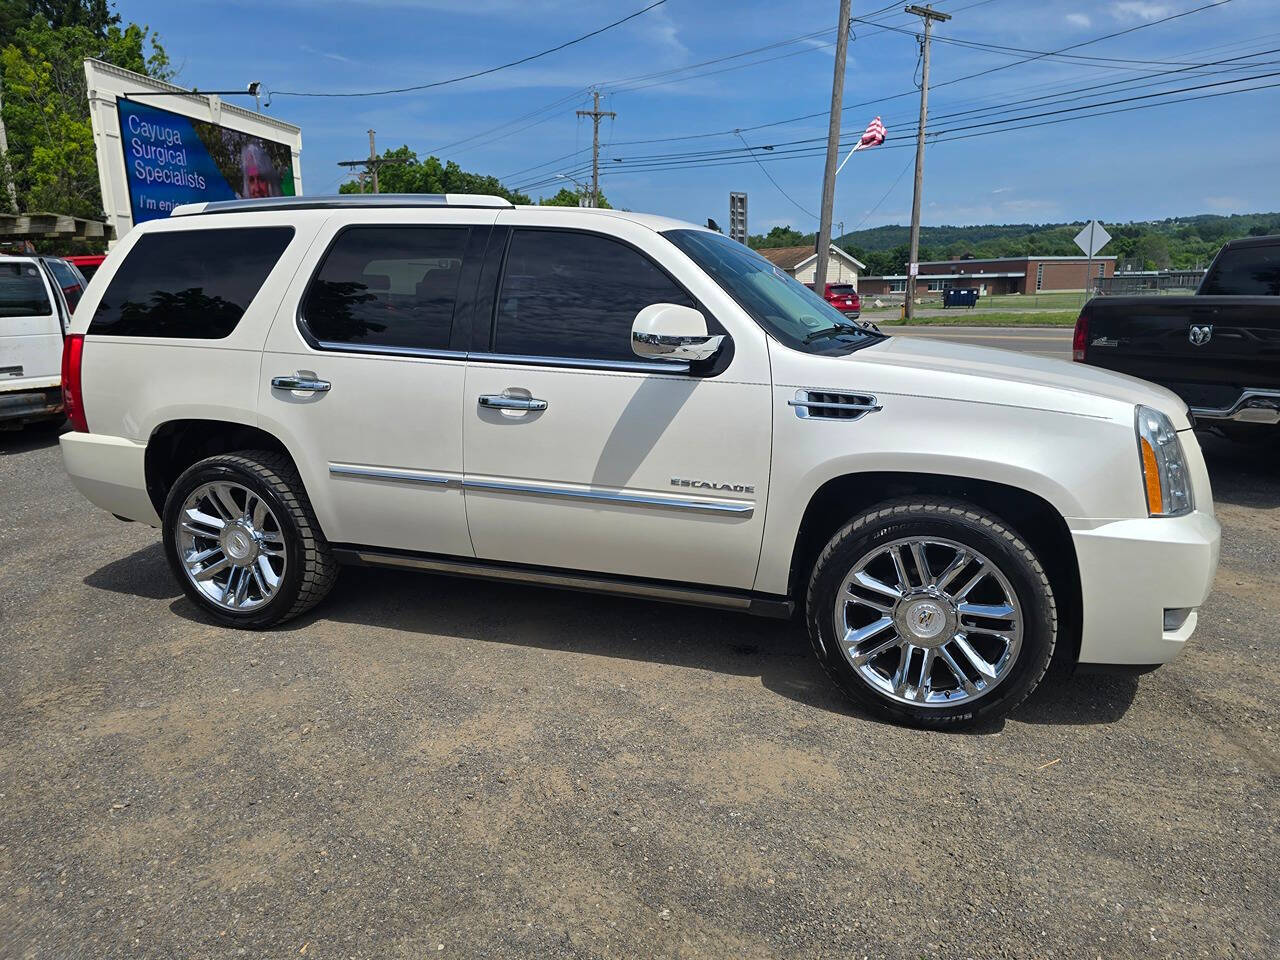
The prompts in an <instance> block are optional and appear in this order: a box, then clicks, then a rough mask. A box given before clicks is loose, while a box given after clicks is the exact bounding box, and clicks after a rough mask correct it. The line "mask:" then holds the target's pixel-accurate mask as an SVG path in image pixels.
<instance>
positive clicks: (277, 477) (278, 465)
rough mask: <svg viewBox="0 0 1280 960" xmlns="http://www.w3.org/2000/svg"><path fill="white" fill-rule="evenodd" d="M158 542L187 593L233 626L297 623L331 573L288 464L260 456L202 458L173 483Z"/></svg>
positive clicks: (329, 559)
mask: <svg viewBox="0 0 1280 960" xmlns="http://www.w3.org/2000/svg"><path fill="white" fill-rule="evenodd" d="M164 546H165V554H166V556H167V557H168V559H169V566H170V567H172V569H173V573H174V576H176V577H177V578H178V581H179V582H180V583H181V584H182V588H183V589H184V590H185V591H186V594H187V596H188V597H190V598H191V600H192V601H193V602H194V603H195V604H196V606H198V607H200V608H201V609H202V610H204V611H205V612H207V613H209V614H211V615H212V616H213V617H214V618H215V619H217V620H219V621H220V622H222V623H224V624H226V625H227V626H232V627H241V628H247V629H262V628H264V627H270V626H274V625H275V624H277V623H282V622H284V621H285V620H288V619H290V618H291V617H296V616H297V615H298V614H300V613H302V612H304V611H306V610H308V609H310V608H311V607H313V606H315V605H316V604H317V603H319V602H320V601H321V600H322V599H324V596H325V595H326V594H327V593H328V592H329V590H330V588H331V587H332V586H333V582H334V579H335V578H336V577H337V571H338V567H337V563H336V562H335V561H334V559H333V554H332V552H331V551H330V549H329V544H328V541H326V540H325V538H324V534H322V533H321V532H320V525H319V524H318V523H317V522H316V518H315V514H314V513H313V512H312V509H311V503H310V501H309V500H308V499H307V494H306V491H305V490H304V489H303V487H302V481H301V479H300V478H299V476H298V472H297V470H296V469H295V468H294V466H293V463H292V461H290V460H289V458H288V457H286V456H284V455H283V454H278V453H272V452H269V451H264V450H252V451H244V452H241V453H232V454H222V455H219V456H215V457H209V458H208V459H206V460H201V461H200V462H199V463H197V464H194V465H193V466H191V467H190V468H189V469H187V470H186V472H184V473H183V474H182V476H180V477H178V479H177V481H176V482H175V483H174V485H173V488H172V489H171V490H170V491H169V495H168V498H167V499H166V501H165V508H164Z"/></svg>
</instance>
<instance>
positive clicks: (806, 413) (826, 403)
mask: <svg viewBox="0 0 1280 960" xmlns="http://www.w3.org/2000/svg"><path fill="white" fill-rule="evenodd" d="M787 404H788V406H792V407H795V411H796V416H797V417H799V418H800V419H801V420H808V419H813V418H816V419H819V420H857V419H859V418H861V417H865V416H866V415H867V414H868V413H875V412H876V411H877V410H881V409H883V408H882V407H881V405H880V404H879V403H878V402H877V401H876V398H875V397H873V396H872V395H871V394H869V393H837V392H836V391H834V390H797V391H796V396H795V399H794V400H788V401H787Z"/></svg>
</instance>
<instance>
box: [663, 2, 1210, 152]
mask: <svg viewBox="0 0 1280 960" xmlns="http://www.w3.org/2000/svg"><path fill="white" fill-rule="evenodd" d="M1230 2H1231V0H1214V2H1213V3H1207V4H1203V5H1202V6H1199V7H1194V8H1192V9H1190V10H1184V11H1182V12H1180V13H1174V14H1169V15H1168V16H1165V17H1161V18H1159V19H1156V20H1149V21H1146V22H1144V23H1140V24H1137V25H1136V26H1133V27H1129V28H1127V29H1125V30H1119V31H1116V32H1114V33H1108V34H1103V35H1102V36H1098V37H1094V38H1092V39H1090V40H1082V41H1080V42H1078V43H1073V44H1070V45H1068V46H1065V47H1062V48H1060V49H1058V50H1055V51H1047V52H1046V55H1048V54H1057V53H1065V52H1066V51H1068V50H1076V49H1079V48H1080V47H1085V46H1089V45H1091V44H1094V43H1100V42H1102V41H1103V40H1111V39H1114V38H1115V37H1119V36H1124V35H1125V34H1129V33H1133V32H1135V31H1137V30H1145V29H1147V28H1149V27H1155V26H1159V25H1160V24H1163V23H1168V22H1170V21H1172V20H1177V19H1179V18H1181V17H1187V16H1190V15H1191V14H1193V13H1199V12H1201V11H1203V10H1209V9H1211V8H1213V7H1220V6H1223V5H1224V4H1227V3H1230ZM976 5H977V4H971V5H970V6H976ZM965 9H968V8H967V7H960V8H957V9H956V11H955V12H956V13H959V12H961V11H962V10H965ZM1041 59H1044V56H1042V55H1039V54H1037V55H1035V56H1029V57H1025V58H1023V59H1021V60H1016V61H1014V62H1012V63H1004V64H1000V65H998V66H995V67H990V68H988V69H986V70H979V71H978V72H976V73H970V74H965V75H964V76H960V77H955V78H953V79H951V80H943V81H940V82H938V83H934V84H932V86H933V89H935V90H937V89H938V88H940V87H948V86H952V85H953V84H957V83H961V82H963V81H965V80H973V79H975V78H977V77H982V76H986V75H988V74H991V73H996V72H998V71H1000V70H1007V69H1009V68H1010V67H1016V66H1019V65H1020V64H1023V63H1032V62H1034V61H1036V60H1041ZM918 93H919V90H918V89H916V88H913V89H911V90H905V91H903V92H902V93H895V94H891V95H889V96H885V97H878V98H876V99H874V100H864V101H862V102H860V103H853V104H849V105H848V106H845V107H844V108H843V109H844V111H845V112H846V113H847V112H848V111H850V110H854V109H858V108H860V107H866V106H878V105H880V104H883V103H886V102H888V101H890V100H900V99H902V98H903V97H914V96H916V95H917V94H918ZM822 116H825V114H824V113H822V112H818V113H806V114H801V115H800V116H795V117H788V118H786V119H784V120H771V121H769V122H767V123H757V124H752V125H751V126H745V127H737V128H730V129H728V130H717V131H715V132H712V133H699V134H684V135H680V136H674V137H656V138H653V139H651V140H648V141H646V142H648V143H664V142H669V141H676V140H689V139H695V138H696V139H701V138H706V137H719V136H731V135H733V134H734V133H735V132H738V131H741V132H743V133H750V132H751V131H753V130H763V129H765V128H767V127H778V126H784V125H786V124H789V123H798V122H800V121H802V120H812V119H814V118H816V117H822Z"/></svg>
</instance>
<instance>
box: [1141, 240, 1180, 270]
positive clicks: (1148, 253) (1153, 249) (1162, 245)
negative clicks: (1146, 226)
mask: <svg viewBox="0 0 1280 960" xmlns="http://www.w3.org/2000/svg"><path fill="white" fill-rule="evenodd" d="M1133 252H1134V256H1136V257H1140V258H1141V259H1142V266H1143V269H1145V270H1166V269H1168V267H1169V265H1170V263H1171V262H1172V260H1171V258H1170V256H1169V238H1168V237H1165V236H1163V235H1162V234H1158V233H1149V234H1147V235H1146V236H1144V237H1142V238H1141V239H1140V240H1138V242H1137V244H1136V245H1135V247H1134V251H1133Z"/></svg>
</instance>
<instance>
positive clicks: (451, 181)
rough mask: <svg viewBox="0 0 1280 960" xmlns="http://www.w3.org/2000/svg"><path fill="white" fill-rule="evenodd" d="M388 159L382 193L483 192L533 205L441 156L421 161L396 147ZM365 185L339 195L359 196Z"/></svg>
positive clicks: (381, 178)
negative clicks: (441, 160)
mask: <svg viewBox="0 0 1280 960" xmlns="http://www.w3.org/2000/svg"><path fill="white" fill-rule="evenodd" d="M382 157H383V159H385V160H394V161H398V162H395V163H384V164H382V165H381V166H380V167H379V168H378V190H379V191H380V192H381V193H484V194H490V195H493V196H499V197H505V198H506V199H507V200H510V201H511V202H512V203H530V202H531V201H530V199H529V195H528V194H526V193H519V192H518V191H515V190H508V189H507V188H506V187H504V186H503V185H502V183H501V182H500V181H499V180H498V178H497V177H491V176H487V175H486V174H482V173H471V172H469V171H467V170H463V169H462V168H461V167H460V166H458V165H457V164H456V163H454V162H453V161H452V160H450V161H449V162H448V163H441V162H440V159H439V158H438V157H427V158H426V159H425V160H422V159H419V158H418V155H417V154H416V153H414V152H413V151H412V150H410V149H409V148H408V147H407V146H400V147H396V148H395V149H394V150H387V151H385V152H384V153H383V154H382ZM362 189H363V185H362V184H360V183H357V182H355V181H348V182H347V183H344V184H343V185H342V186H341V187H339V188H338V192H339V193H360V192H361V191H362Z"/></svg>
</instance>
